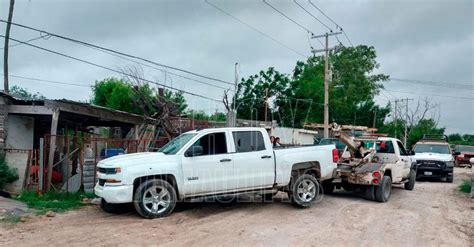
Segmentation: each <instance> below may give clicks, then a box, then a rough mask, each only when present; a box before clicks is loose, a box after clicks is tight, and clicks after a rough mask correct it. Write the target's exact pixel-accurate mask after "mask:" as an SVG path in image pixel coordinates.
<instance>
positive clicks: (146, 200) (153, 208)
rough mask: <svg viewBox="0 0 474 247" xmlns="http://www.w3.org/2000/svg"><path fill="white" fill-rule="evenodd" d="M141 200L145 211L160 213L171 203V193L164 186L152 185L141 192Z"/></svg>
mask: <svg viewBox="0 0 474 247" xmlns="http://www.w3.org/2000/svg"><path fill="white" fill-rule="evenodd" d="M142 202H143V206H144V207H145V210H146V211H148V212H149V213H152V214H160V213H163V212H164V211H166V210H167V209H168V208H169V206H170V205H171V195H170V193H169V191H168V190H167V189H166V188H165V187H163V186H158V185H153V186H151V187H150V188H148V189H147V190H146V191H145V193H143V199H142Z"/></svg>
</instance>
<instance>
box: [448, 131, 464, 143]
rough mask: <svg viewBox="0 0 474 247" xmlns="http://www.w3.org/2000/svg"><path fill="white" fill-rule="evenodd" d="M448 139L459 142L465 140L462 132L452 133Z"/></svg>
mask: <svg viewBox="0 0 474 247" xmlns="http://www.w3.org/2000/svg"><path fill="white" fill-rule="evenodd" d="M448 139H449V141H450V142H459V141H463V138H462V136H461V135H460V134H457V133H456V134H451V135H449V136H448Z"/></svg>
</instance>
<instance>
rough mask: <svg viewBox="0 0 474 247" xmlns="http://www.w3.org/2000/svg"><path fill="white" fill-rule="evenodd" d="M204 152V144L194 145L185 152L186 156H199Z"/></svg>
mask: <svg viewBox="0 0 474 247" xmlns="http://www.w3.org/2000/svg"><path fill="white" fill-rule="evenodd" d="M203 153H204V151H203V149H202V146H192V147H190V148H189V149H188V150H187V151H186V153H185V154H184V155H185V156H186V157H193V156H199V155H202V154H203Z"/></svg>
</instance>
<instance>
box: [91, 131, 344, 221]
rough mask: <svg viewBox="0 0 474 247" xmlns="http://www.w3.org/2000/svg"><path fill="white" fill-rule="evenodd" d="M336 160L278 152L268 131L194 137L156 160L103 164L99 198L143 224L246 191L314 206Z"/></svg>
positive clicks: (307, 151)
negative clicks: (183, 206) (128, 210)
mask: <svg viewBox="0 0 474 247" xmlns="http://www.w3.org/2000/svg"><path fill="white" fill-rule="evenodd" d="M337 156H338V155H337V150H336V149H335V146H334V145H327V146H304V147H292V148H275V149H274V148H273V147H272V144H271V142H270V138H269V136H268V133H267V131H266V130H265V129H263V128H216V129H204V130H194V131H190V132H186V133H184V134H182V135H180V136H179V137H177V138H175V139H174V140H172V141H171V142H169V143H168V144H167V145H165V146H164V147H163V148H161V149H160V151H159V152H156V153H151V152H149V153H136V154H127V155H120V156H115V157H112V158H109V159H105V160H102V161H100V162H99V163H98V165H97V170H98V174H97V176H98V182H97V184H96V186H95V194H96V195H97V196H99V197H101V198H102V207H103V208H104V209H105V210H106V211H113V210H114V209H115V208H116V207H117V206H119V205H120V204H123V203H132V202H133V204H134V207H135V209H136V211H137V212H138V213H139V214H140V215H141V216H143V217H145V218H156V217H162V216H166V215H169V214H170V213H171V212H172V211H173V209H174V207H175V204H176V202H177V201H184V200H188V199H192V198H197V197H206V196H216V195H226V194H235V193H243V192H245V193H249V192H250V193H260V194H262V195H263V196H264V197H267V198H268V197H270V198H271V197H272V196H273V195H274V194H276V193H277V192H278V191H285V192H287V193H288V195H289V198H290V200H291V201H292V202H293V203H294V204H296V205H298V206H300V207H309V206H310V205H312V204H313V203H314V202H315V200H316V198H317V196H318V193H319V181H323V180H327V179H331V178H332V176H333V172H334V170H335V168H336V162H337V160H338V157H337Z"/></svg>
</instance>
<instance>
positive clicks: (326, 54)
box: [311, 32, 341, 138]
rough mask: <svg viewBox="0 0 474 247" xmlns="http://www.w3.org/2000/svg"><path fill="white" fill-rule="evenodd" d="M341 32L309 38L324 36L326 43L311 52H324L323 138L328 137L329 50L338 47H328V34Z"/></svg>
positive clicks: (336, 33) (315, 37)
mask: <svg viewBox="0 0 474 247" xmlns="http://www.w3.org/2000/svg"><path fill="white" fill-rule="evenodd" d="M338 34H341V32H333V33H326V34H323V35H317V36H314V35H313V36H312V37H311V38H313V39H317V38H322V37H324V38H325V39H326V44H325V47H324V49H322V50H313V53H316V52H324V138H328V137H329V51H330V50H335V49H337V48H338V47H337V46H336V47H333V48H329V36H332V35H338Z"/></svg>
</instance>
